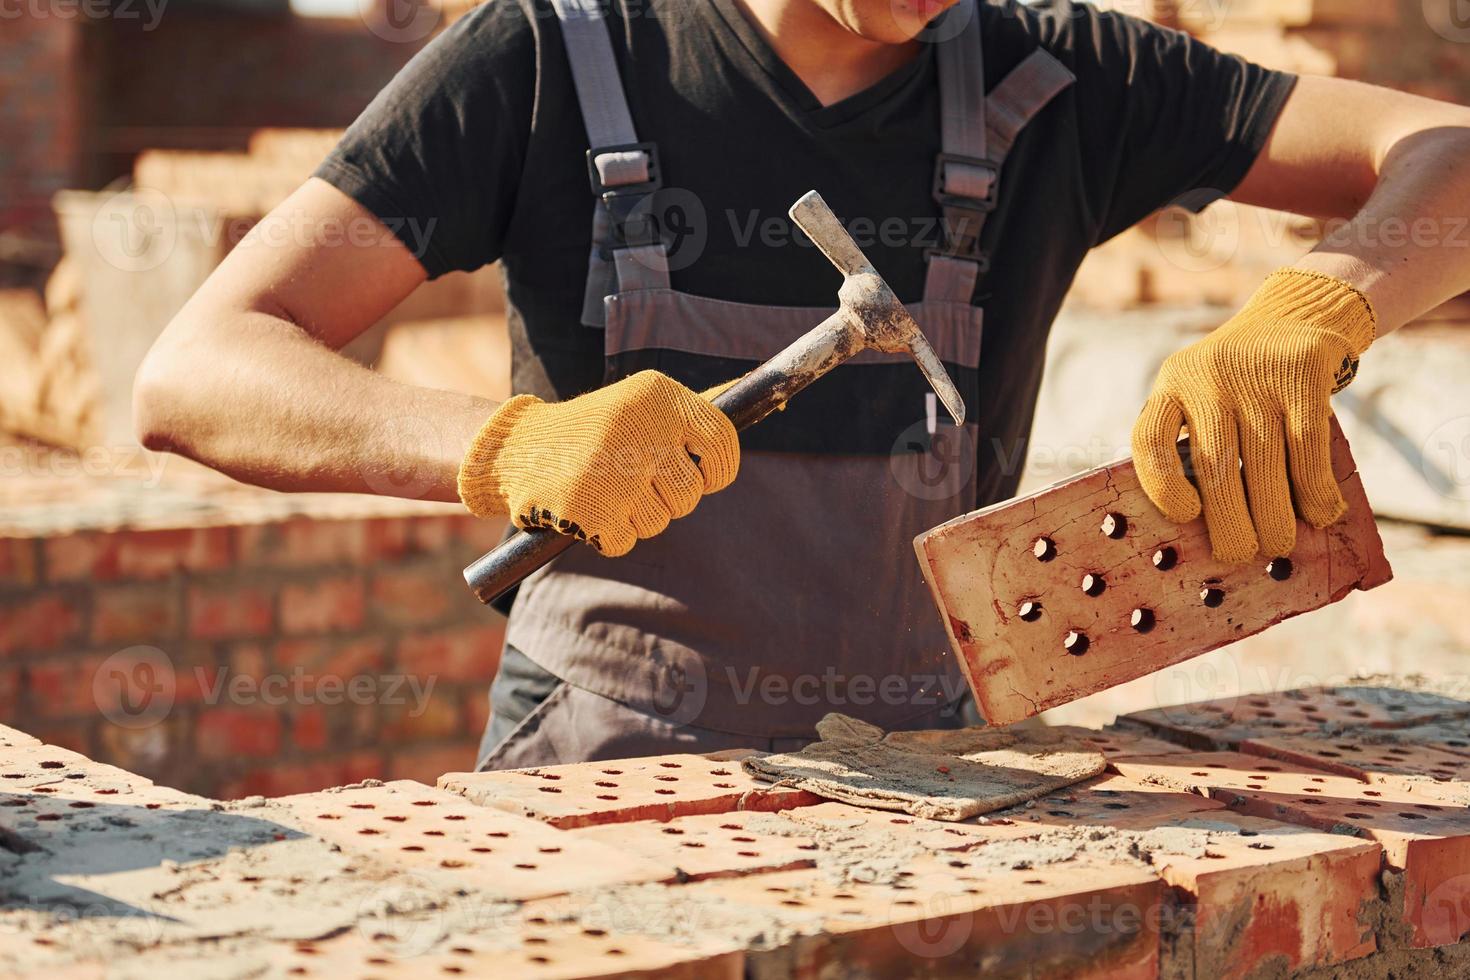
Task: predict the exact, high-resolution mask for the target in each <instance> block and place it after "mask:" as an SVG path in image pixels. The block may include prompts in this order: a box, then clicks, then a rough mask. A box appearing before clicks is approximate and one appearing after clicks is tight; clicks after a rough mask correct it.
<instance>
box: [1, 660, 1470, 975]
mask: <svg viewBox="0 0 1470 980" xmlns="http://www.w3.org/2000/svg"><path fill="white" fill-rule="evenodd" d="M1467 718H1470V703H1467V702H1463V701H1457V700H1453V699H1449V698H1443V697H1439V696H1434V695H1428V694H1421V693H1417V692H1414V691H1400V690H1394V689H1386V688H1339V689H1312V690H1300V691H1289V692H1283V693H1278V694H1272V695H1265V696H1259V697H1255V696H1253V697H1250V698H1244V699H1227V700H1222V701H1217V702H1208V703H1203V704H1195V705H1186V706H1181V707H1179V708H1170V709H1160V710H1156V711H1154V712H1149V713H1142V714H1140V715H1138V716H1135V717H1132V718H1129V719H1125V720H1124V723H1123V724H1122V725H1121V726H1119V727H1117V728H1114V729H1110V730H1107V731H1088V730H1082V729H1079V730H1076V731H1074V732H1073V734H1075V735H1078V736H1079V737H1082V738H1086V739H1089V740H1091V741H1092V743H1093V744H1095V745H1097V746H1098V748H1099V749H1100V750H1101V751H1103V752H1104V753H1105V755H1106V756H1107V758H1108V760H1109V764H1110V768H1111V770H1112V771H1111V772H1109V773H1108V774H1105V775H1103V776H1101V777H1098V778H1097V779H1095V780H1092V781H1089V782H1087V783H1084V784H1080V785H1077V786H1073V787H1070V788H1069V789H1067V790H1064V791H1062V792H1059V793H1056V794H1053V795H1052V796H1050V797H1046V798H1044V799H1041V800H1038V801H1035V802H1033V803H1032V804H1028V805H1025V806H1022V807H1017V808H1014V809H1012V810H1007V811H1001V812H998V813H993V814H990V815H988V816H986V817H981V818H975V819H973V820H970V821H966V822H964V823H940V822H936V821H929V820H923V819H920V818H915V817H910V816H907V815H903V814H895V813H891V812H884V811H875V810H867V809H861V808H858V807H854V806H850V805H847V804H841V803H830V802H823V801H821V800H820V799H818V798H816V797H813V796H811V795H809V794H807V793H804V792H799V791H796V790H792V789H789V788H785V787H780V786H772V785H770V784H764V783H759V782H756V781H754V780H752V779H751V778H750V777H749V776H747V775H746V774H745V773H744V772H743V770H742V769H741V768H740V765H739V758H738V756H737V757H730V756H723V757H721V756H716V757H699V756H687V755H686V756H665V757H658V758H652V759H640V760H623V761H614V762H596V763H585V764H577V765H566V766H552V767H546V768H540V769H530V770H521V771H517V772H508V773H493V774H476V775H470V774H463V773H450V774H448V775H446V776H444V777H443V778H442V779H440V780H439V786H438V788H430V787H427V786H423V785H419V784H416V783H412V782H395V783H388V784H383V783H379V782H376V781H368V782H364V783H359V784H356V785H352V786H345V787H342V788H340V789H336V790H331V791H326V792H318V793H310V794H304V795H298V796H293V797H287V798H285V799H280V800H273V801H263V800H247V801H242V802H241V803H237V804H227V805H220V804H211V803H210V802H209V801H207V800H203V799H199V798H197V797H188V796H185V795H184V794H179V793H176V792H174V791H171V790H164V789H161V788H159V787H156V786H154V785H152V784H151V783H148V781H147V780H145V779H142V778H140V777H136V776H132V775H130V774H128V773H125V772H122V771H120V770H116V769H112V768H110V767H105V766H99V765H97V764H96V763H92V762H90V761H89V760H87V759H86V758H84V757H81V756H77V755H75V754H72V753H68V752H66V751H64V750H62V749H59V748H56V747H54V746H49V745H43V744H41V743H39V742H37V741H36V740H35V739H32V738H29V737H28V736H25V735H21V734H19V733H17V732H13V731H9V730H5V729H0V845H3V850H0V860H3V861H5V862H6V868H7V871H8V872H9V878H8V881H9V882H10V886H9V891H8V896H7V902H6V905H5V907H4V909H3V910H0V925H3V926H5V927H6V928H3V929H0V937H3V938H0V969H3V970H4V971H5V972H7V973H9V974H14V975H17V976H26V975H39V974H41V973H48V974H52V975H55V974H56V973H57V972H63V971H64V973H65V975H67V976H82V977H86V976H101V975H103V973H104V972H106V970H107V969H109V968H111V969H121V970H124V971H130V973H137V974H141V973H144V972H148V971H153V972H159V971H169V970H172V971H179V970H184V971H191V970H193V971H201V970H203V969H205V968H206V967H210V966H213V967H216V968H217V967H219V966H221V965H224V964H228V965H229V966H230V967H231V968H232V969H234V970H236V971H238V972H245V971H247V970H253V971H255V974H260V975H290V976H306V977H312V976H322V977H330V976H343V975H369V974H371V975H374V976H405V977H407V976H422V975H425V973H426V972H429V973H435V974H437V973H441V972H442V973H453V974H461V973H471V974H473V973H476V972H495V973H497V974H507V975H515V976H528V977H606V976H629V975H637V976H677V977H696V976H697V977H707V976H715V977H732V978H733V977H739V976H742V975H744V976H751V975H755V976H766V977H817V976H833V975H873V976H887V975H911V974H923V975H925V976H975V975H981V974H983V975H986V976H1018V977H1019V976H1025V977H1028V978H1046V977H1058V978H1060V977H1097V978H1101V977H1109V978H1119V977H1127V978H1153V977H1170V978H1185V977H1189V978H1192V977H1246V976H1262V975H1272V976H1286V975H1293V976H1309V977H1330V976H1340V975H1343V974H1345V973H1347V974H1350V975H1352V976H1355V977H1359V976H1360V977H1388V976H1402V975H1409V974H1412V973H1415V972H1421V973H1428V974H1431V975H1462V974H1463V973H1464V971H1465V970H1466V969H1467V968H1470V946H1467V945H1466V944H1462V943H1461V942H1460V939H1461V936H1462V935H1463V934H1464V933H1465V932H1466V931H1467V929H1470V917H1467V914H1466V911H1465V910H1466V908H1470V904H1467V902H1466V897H1467V890H1470V889H1467V884H1466V883H1467V882H1470V811H1467V809H1466V806H1465V803H1466V801H1467V794H1470V782H1466V781H1465V779H1464V777H1465V776H1466V775H1467V774H1470V748H1467V745H1466V743H1467V739H1466V738H1465V737H1462V735H1463V733H1462V731H1461V729H1462V728H1463V726H1464V724H1465V723H1466V719H1467ZM1181 743H1184V744H1181ZM1206 746H1208V747H1207V748H1206ZM1395 750H1397V751H1395ZM1349 756H1350V757H1351V761H1342V760H1343V759H1344V758H1345V757H1349ZM1317 762H1320V763H1321V765H1314V764H1312V763H1317ZM142 841H149V842H151V843H148V844H143V843H141V842H142ZM125 848H129V849H130V850H129V851H128V852H127V853H129V854H130V855H131V857H130V858H129V859H128V860H127V861H126V862H125V870H124V868H119V867H116V866H114V864H112V863H111V862H114V861H116V860H118V858H119V857H120V855H121V854H122V853H123V850H124V849H125ZM7 855H8V856H7ZM68 870H70V871H72V872H73V873H70V874H66V873H62V872H65V871H68ZM68 889H71V890H70V891H68ZM82 897H85V899H86V900H87V901H90V902H91V903H92V904H93V905H95V906H97V907H98V908H102V909H110V910H111V914H110V915H98V914H96V913H95V912H94V914H93V915H92V916H91V917H89V918H76V917H71V916H68V915H67V914H65V912H66V909H67V908H68V907H69V906H70V905H74V904H76V903H78V902H79V901H81V899H82ZM140 923H147V924H149V925H147V927H146V928H147V930H148V931H147V932H146V933H144V934H143V935H142V936H141V937H140V930H141V929H143V928H144V927H143V926H141V925H140ZM225 923H228V925H229V929H228V931H227V932H224V933H222V932H221V928H222V925H223V924H225ZM222 934H223V935H225V936H226V937H227V938H225V939H221V938H220V936H221V935H222ZM255 974H252V975H255Z"/></svg>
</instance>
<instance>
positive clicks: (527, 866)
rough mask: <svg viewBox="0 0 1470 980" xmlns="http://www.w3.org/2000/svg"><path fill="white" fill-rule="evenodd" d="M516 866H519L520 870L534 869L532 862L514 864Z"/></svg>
mask: <svg viewBox="0 0 1470 980" xmlns="http://www.w3.org/2000/svg"><path fill="white" fill-rule="evenodd" d="M516 867H517V868H519V869H520V870H521V871H535V870H536V866H535V865H534V864H518V865H516Z"/></svg>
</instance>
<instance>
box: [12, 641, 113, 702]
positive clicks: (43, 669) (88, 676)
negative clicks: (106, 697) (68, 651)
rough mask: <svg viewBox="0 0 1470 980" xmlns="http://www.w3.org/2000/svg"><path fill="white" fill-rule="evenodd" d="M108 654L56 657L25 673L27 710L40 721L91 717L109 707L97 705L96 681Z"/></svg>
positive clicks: (32, 665)
mask: <svg viewBox="0 0 1470 980" xmlns="http://www.w3.org/2000/svg"><path fill="white" fill-rule="evenodd" d="M107 658H108V655H106V654H100V653H99V654H89V655H84V656H68V657H54V658H51V659H48V660H43V661H40V662H39V663H34V664H31V665H30V666H29V667H28V668H27V671H26V677H27V682H28V683H27V689H26V708H27V711H28V712H29V713H30V714H33V715H35V716H36V717H40V718H77V717H89V718H90V717H92V716H94V715H96V714H97V712H98V711H99V710H101V709H102V708H104V707H106V706H105V705H99V704H98V703H97V699H96V695H95V693H94V690H93V678H94V677H96V674H97V671H98V670H99V669H100V668H101V667H102V665H103V664H104V663H105V662H106V661H107Z"/></svg>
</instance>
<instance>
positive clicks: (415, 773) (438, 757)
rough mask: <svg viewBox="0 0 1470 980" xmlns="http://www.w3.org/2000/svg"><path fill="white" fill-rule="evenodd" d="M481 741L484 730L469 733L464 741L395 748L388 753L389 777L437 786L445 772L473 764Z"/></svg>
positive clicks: (465, 767)
mask: <svg viewBox="0 0 1470 980" xmlns="http://www.w3.org/2000/svg"><path fill="white" fill-rule="evenodd" d="M479 743H480V733H479V732H474V733H466V734H465V737H464V739H463V741H461V742H459V743H457V744H454V745H429V746H418V747H414V748H400V747H394V748H392V749H391V750H390V751H389V753H388V778H389V779H412V780H414V781H415V782H419V783H423V784H424V785H425V786H433V785H434V784H435V783H437V782H438V781H439V780H440V778H441V777H443V775H444V774H445V773H450V772H457V771H460V770H464V769H468V768H470V767H471V766H473V765H474V764H475V754H476V752H477V751H478V749H479Z"/></svg>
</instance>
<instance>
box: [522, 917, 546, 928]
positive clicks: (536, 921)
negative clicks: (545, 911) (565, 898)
mask: <svg viewBox="0 0 1470 980" xmlns="http://www.w3.org/2000/svg"><path fill="white" fill-rule="evenodd" d="M546 921H547V920H546V917H545V916H544V915H533V916H531V917H530V918H529V919H527V920H526V923H527V925H533V926H544V925H546Z"/></svg>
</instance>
